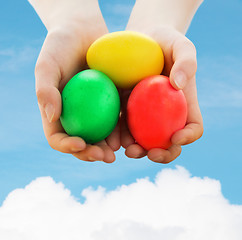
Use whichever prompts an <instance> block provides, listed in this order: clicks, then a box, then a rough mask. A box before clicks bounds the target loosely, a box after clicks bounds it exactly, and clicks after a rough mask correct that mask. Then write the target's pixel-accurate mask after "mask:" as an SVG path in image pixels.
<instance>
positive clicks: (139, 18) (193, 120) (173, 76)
mask: <svg viewBox="0 0 242 240" xmlns="http://www.w3.org/2000/svg"><path fill="white" fill-rule="evenodd" d="M153 1H154V3H153V5H152V4H150V3H149V6H148V5H147V3H148V2H147V1H144V0H142V1H137V2H136V5H135V6H134V8H133V11H132V13H131V16H130V19H129V22H128V25H127V28H126V29H127V30H133V31H139V32H143V33H145V34H147V35H150V36H151V37H152V38H153V39H155V40H156V41H157V42H158V43H159V45H160V46H161V48H162V50H163V52H164V56H165V66H164V70H163V72H162V74H163V75H166V76H168V77H170V82H171V84H172V86H173V87H174V88H176V89H182V90H183V92H184V95H185V97H186V100H187V104H188V116H187V122H186V126H185V128H184V129H183V130H180V131H177V132H176V133H175V134H174V135H173V136H172V138H171V142H172V146H171V147H170V148H169V149H168V150H163V149H151V150H150V151H148V152H147V151H146V150H144V149H143V148H142V147H141V146H140V145H138V144H137V143H136V142H135V140H134V139H133V137H132V136H131V134H130V132H129V130H128V127H127V123H126V114H125V108H126V104H127V99H128V96H129V94H130V91H124V92H123V93H122V94H123V95H122V99H123V101H122V102H123V105H122V110H123V114H122V119H121V129H122V131H121V145H122V146H123V147H124V148H125V149H126V151H125V154H126V155H127V156H128V157H130V158H141V157H144V156H146V155H147V157H148V158H149V159H150V160H152V161H154V162H158V163H169V162H171V161H173V160H175V159H176V158H177V157H178V156H179V155H180V154H181V150H182V149H181V146H182V145H187V144H190V143H192V142H194V141H196V140H198V139H199V138H200V137H201V136H202V134H203V120H202V115H201V111H200V108H199V104H198V99H197V88H196V76H195V75H196V71H197V59H196V48H195V46H194V44H193V43H192V42H191V41H190V40H189V39H188V38H186V37H185V35H184V34H183V33H181V32H179V31H178V30H176V24H174V25H167V24H165V23H164V20H163V19H160V21H158V20H159V16H161V15H162V14H161V13H160V11H159V10H160V9H159V8H156V7H155V6H156V4H155V2H156V0H153ZM150 6H154V8H153V9H150V11H148V12H150V13H152V15H148V16H147V14H146V13H145V10H147V9H148V8H149V7H150ZM143 16H146V17H145V18H144V17H143Z"/></svg>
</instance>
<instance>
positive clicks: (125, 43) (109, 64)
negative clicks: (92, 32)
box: [86, 31, 164, 89]
mask: <svg viewBox="0 0 242 240" xmlns="http://www.w3.org/2000/svg"><path fill="white" fill-rule="evenodd" d="M86 59H87V64H88V66H89V67H90V68H92V69H96V70H99V71H101V72H103V73H105V74H106V75H107V76H109V77H110V78H111V79H112V81H113V82H114V83H115V85H116V86H117V87H119V88H126V89H127V88H132V87H133V86H135V85H136V84H137V83H138V82H139V81H140V80H142V79H143V78H145V77H148V76H151V75H157V74H160V73H161V72H162V70H163V66H164V56H163V52H162V50H161V48H160V46H159V44H158V43H157V42H156V41H154V40H153V39H152V38H150V37H148V36H147V35H145V34H142V33H138V32H134V31H119V32H113V33H109V34H106V35H104V36H102V37H101V38H99V39H97V40H96V41H95V42H94V43H93V44H92V45H91V46H90V47H89V49H88V51H87V56H86Z"/></svg>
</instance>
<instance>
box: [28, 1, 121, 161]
mask: <svg viewBox="0 0 242 240" xmlns="http://www.w3.org/2000/svg"><path fill="white" fill-rule="evenodd" d="M32 2H34V3H36V4H41V3H40V2H38V1H37V2H35V1H34V0H32ZM53 2H55V1H53ZM74 2H75V1H73V5H75V4H74ZM87 2H88V1H84V2H83V5H82V3H81V1H77V5H76V7H75V6H74V7H75V8H74V9H72V11H71V9H67V11H69V12H70V11H71V14H70V15H68V16H65V14H62V13H61V11H62V10H63V9H65V7H63V6H62V7H61V8H60V9H61V10H59V11H56V15H55V16H54V18H53V19H54V21H53V22H49V21H51V19H52V18H45V17H46V16H49V15H48V14H47V15H46V12H45V14H43V15H42V16H41V14H40V17H41V19H42V21H43V22H44V23H45V25H46V27H47V29H48V34H47V37H46V39H45V42H44V44H43V47H42V50H41V53H40V55H39V58H38V61H37V64H36V70H35V76H36V93H37V97H38V103H39V107H40V112H41V117H42V123H43V128H44V133H45V136H46V138H47V140H48V142H49V144H50V146H51V147H52V148H53V149H55V150H58V151H60V152H64V153H70V154H73V155H74V156H75V157H77V158H79V159H81V160H85V161H95V160H102V161H104V162H107V163H110V162H113V161H114V160H115V155H114V151H115V150H118V149H119V148H120V134H119V125H117V127H116V128H115V130H114V131H113V133H112V134H111V135H110V136H109V137H108V138H107V141H106V140H103V141H101V142H99V143H97V144H96V145H86V143H85V141H84V140H83V139H81V138H79V137H69V136H68V135H67V134H66V133H65V131H64V130H63V128H62V126H61V123H60V120H59V118H60V115H61V109H62V106H61V94H60V92H61V91H62V89H63V88H64V86H65V84H66V83H67V82H68V81H69V80H70V79H71V77H72V76H74V75H75V74H76V73H77V72H79V71H81V70H83V69H85V68H86V59H85V57H86V52H87V49H88V47H89V46H90V44H91V43H92V42H93V41H94V40H96V39H97V38H98V37H100V36H102V35H103V34H105V33H107V32H108V30H107V27H106V25H105V22H104V19H103V17H102V14H101V12H100V9H99V6H98V2H97V1H96V0H91V1H89V2H88V3H87ZM46 3H47V4H49V3H48V2H46ZM44 4H45V2H44ZM57 4H59V5H61V4H67V5H68V8H70V7H71V5H70V3H69V2H68V1H61V2H60V3H58V2H57ZM34 6H35V5H34ZM77 6H79V9H76V8H77ZM35 7H36V6H35ZM38 7H39V6H37V7H36V8H37V10H38V9H40V10H39V13H42V12H41V11H42V10H43V9H49V8H45V7H44V6H41V7H40V8H38ZM52 7H53V6H52ZM37 12H38V11H37ZM74 12H77V13H78V14H77V15H76V14H74ZM58 14H60V15H59V16H58ZM72 16H73V17H72ZM63 18H64V19H63ZM58 19H59V20H60V21H59V22H58Z"/></svg>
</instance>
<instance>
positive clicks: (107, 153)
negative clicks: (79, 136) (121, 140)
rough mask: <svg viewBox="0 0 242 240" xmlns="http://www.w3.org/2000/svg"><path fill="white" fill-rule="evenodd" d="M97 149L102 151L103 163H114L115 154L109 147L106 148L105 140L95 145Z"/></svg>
mask: <svg viewBox="0 0 242 240" xmlns="http://www.w3.org/2000/svg"><path fill="white" fill-rule="evenodd" d="M96 145H97V146H98V147H100V148H101V149H102V150H103V153H104V158H103V161H104V162H106V163H112V162H114V161H115V154H114V152H113V150H112V148H111V147H110V146H108V144H107V142H106V141H105V140H102V141H100V142H98V143H96Z"/></svg>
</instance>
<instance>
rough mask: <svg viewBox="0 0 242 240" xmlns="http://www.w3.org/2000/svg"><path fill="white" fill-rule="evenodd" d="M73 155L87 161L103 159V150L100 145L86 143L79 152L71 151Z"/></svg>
mask: <svg viewBox="0 0 242 240" xmlns="http://www.w3.org/2000/svg"><path fill="white" fill-rule="evenodd" d="M72 155H73V156H74V157H76V158H78V159H80V160H83V161H88V162H95V161H103V160H104V151H103V149H102V148H101V147H99V146H96V145H90V144H88V145H87V147H86V148H85V149H84V150H83V151H80V152H77V153H73V154H72Z"/></svg>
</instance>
